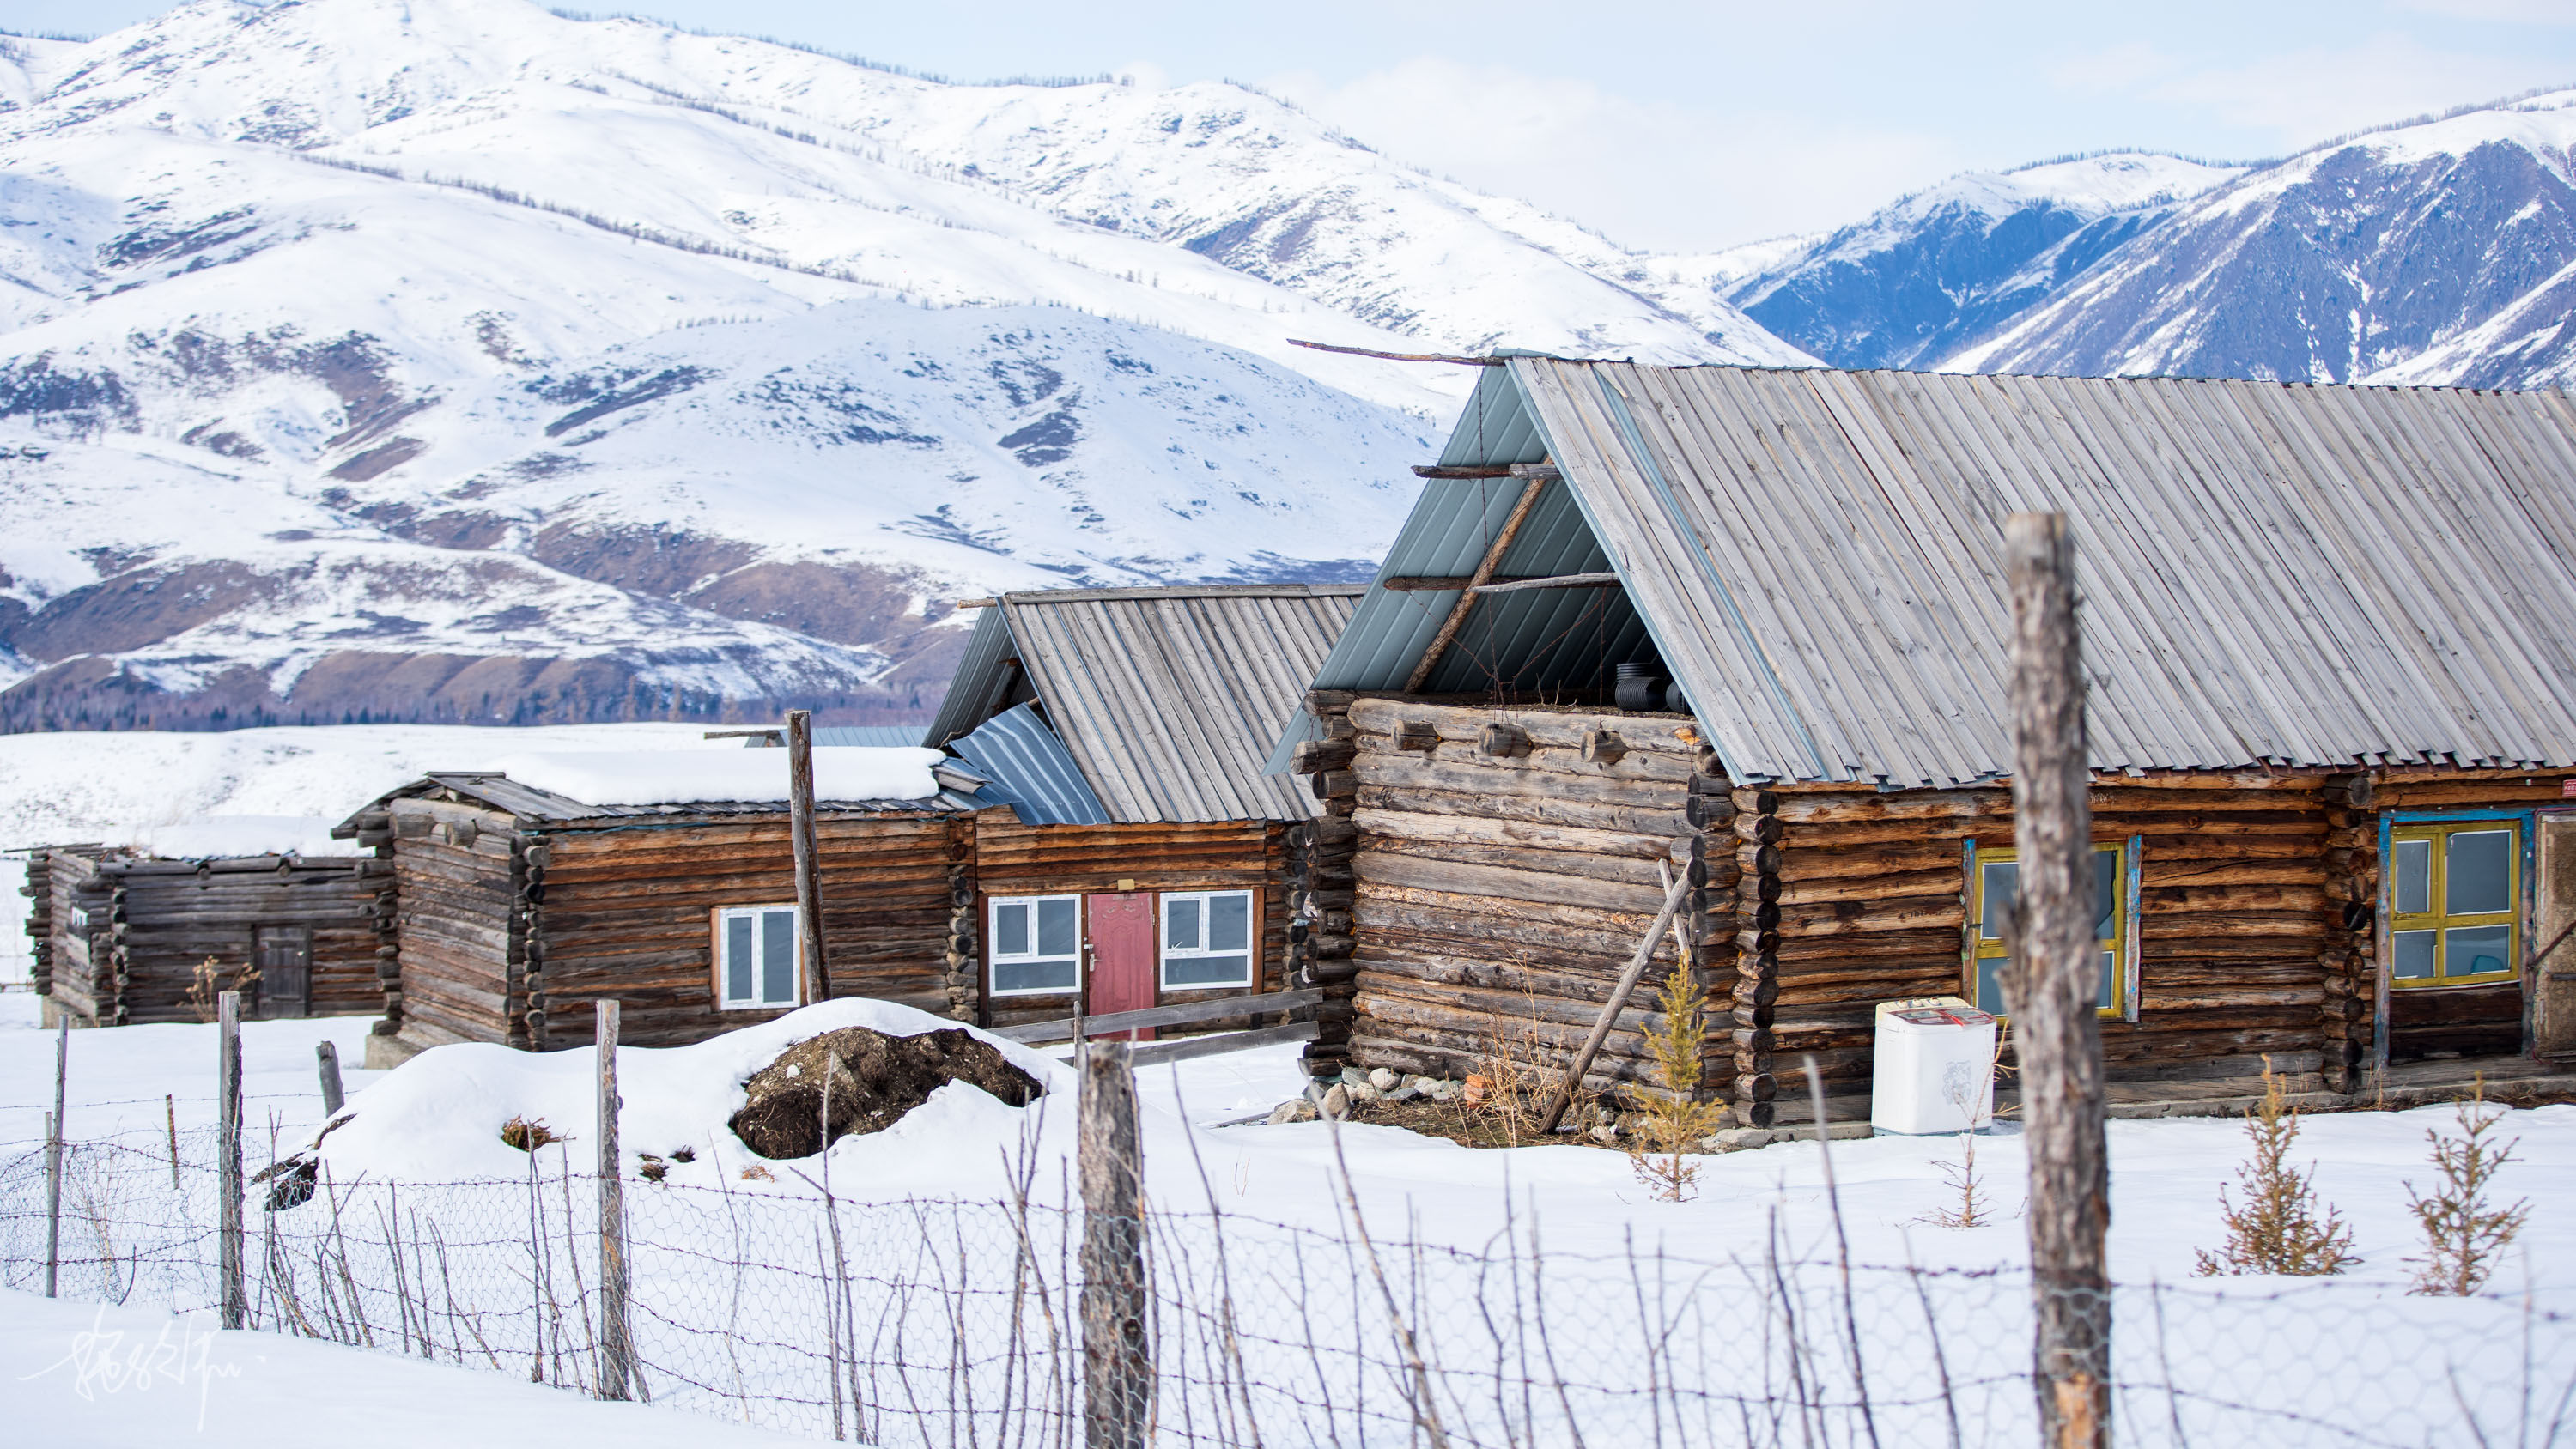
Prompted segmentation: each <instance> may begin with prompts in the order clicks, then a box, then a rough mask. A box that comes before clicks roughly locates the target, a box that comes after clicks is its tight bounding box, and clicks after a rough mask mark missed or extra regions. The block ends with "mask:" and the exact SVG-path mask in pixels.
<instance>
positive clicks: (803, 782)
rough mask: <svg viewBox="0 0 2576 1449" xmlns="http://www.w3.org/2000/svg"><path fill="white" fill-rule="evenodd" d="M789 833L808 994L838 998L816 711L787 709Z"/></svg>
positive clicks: (822, 998)
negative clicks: (828, 920)
mask: <svg viewBox="0 0 2576 1449" xmlns="http://www.w3.org/2000/svg"><path fill="white" fill-rule="evenodd" d="M787 834H788V839H789V842H790V844H791V846H792V847H793V849H794V852H795V856H796V931H797V937H796V944H797V952H798V954H799V955H802V956H803V957H804V958H805V999H806V1000H807V1001H808V1002H815V1001H829V1000H831V998H832V964H831V962H830V961H828V960H826V959H825V958H824V955H823V866H822V862H821V860H820V858H819V855H818V852H817V851H816V850H815V847H814V714H813V711H811V710H803V709H791V710H789V711H788V712H787Z"/></svg>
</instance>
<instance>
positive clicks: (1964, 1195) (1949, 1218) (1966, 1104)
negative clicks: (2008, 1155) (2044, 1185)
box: [1928, 1028, 2008, 1228]
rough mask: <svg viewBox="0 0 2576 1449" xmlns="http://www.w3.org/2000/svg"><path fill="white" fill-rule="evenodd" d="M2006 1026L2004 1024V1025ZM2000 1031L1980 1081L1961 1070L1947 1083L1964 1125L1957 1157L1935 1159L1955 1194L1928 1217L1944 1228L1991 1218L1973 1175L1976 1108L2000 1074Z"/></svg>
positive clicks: (1980, 1183)
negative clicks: (1956, 1198)
mask: <svg viewBox="0 0 2576 1449" xmlns="http://www.w3.org/2000/svg"><path fill="white" fill-rule="evenodd" d="M2006 1029H2008V1028H2006ZM2004 1031H2005V1029H1998V1030H1997V1031H1996V1032H1995V1051H1994V1055H1993V1056H1991V1057H1989V1058H1987V1060H1986V1075H1985V1080H1984V1081H1979V1080H1978V1079H1977V1078H1976V1077H1975V1076H1974V1075H1973V1074H1971V1073H1961V1074H1960V1075H1959V1076H1958V1077H1957V1079H1955V1080H1953V1081H1951V1082H1949V1083H1948V1084H1947V1096H1948V1097H1949V1099H1950V1105H1951V1106H1953V1107H1956V1108H1958V1109H1959V1120H1960V1121H1962V1122H1965V1123H1967V1124H1968V1125H1967V1126H1966V1127H1965V1128H1963V1129H1961V1131H1960V1133H1959V1160H1958V1161H1956V1162H1935V1163H1933V1164H1932V1165H1933V1166H1935V1167H1937V1168H1939V1169H1941V1178H1942V1180H1943V1181H1944V1182H1946V1183H1948V1184H1949V1186H1950V1190H1951V1191H1953V1192H1956V1193H1957V1194H1958V1195H1959V1205H1958V1206H1957V1207H1948V1208H1935V1209H1933V1210H1932V1215H1931V1217H1930V1218H1929V1219H1928V1221H1930V1222H1932V1223H1934V1224H1935V1225H1937V1226H1940V1227H1945V1228H1982V1227H1984V1226H1986V1225H1987V1224H1988V1223H1990V1222H1993V1221H1994V1217H1995V1212H1994V1207H1993V1205H1992V1203H1990V1202H1989V1201H1988V1197H1989V1194H1988V1193H1987V1191H1986V1187H1985V1184H1984V1182H1983V1181H1981V1180H1980V1179H1979V1178H1978V1176H1977V1109H1978V1108H1979V1107H1981V1106H1984V1105H1985V1102H1986V1093H1985V1088H1986V1085H1987V1083H1990V1082H1992V1081H1994V1079H1995V1078H1996V1077H1997V1076H1999V1075H2001V1073H2002V1069H2003V1059H2004Z"/></svg>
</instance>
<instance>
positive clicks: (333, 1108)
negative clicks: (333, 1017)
mask: <svg viewBox="0 0 2576 1449" xmlns="http://www.w3.org/2000/svg"><path fill="white" fill-rule="evenodd" d="M313 1056H314V1058H315V1060H317V1061H319V1062H320V1063H321V1066H322V1115H323V1117H324V1118H325V1119H329V1118H332V1117H336V1116H338V1115H340V1106H341V1104H342V1103H344V1102H346V1101H348V1100H349V1098H348V1094H347V1093H346V1092H344V1091H343V1090H341V1087H340V1048H339V1047H338V1046H337V1045H335V1044H333V1043H331V1042H327V1041H325V1042H316V1043H314V1045H313Z"/></svg>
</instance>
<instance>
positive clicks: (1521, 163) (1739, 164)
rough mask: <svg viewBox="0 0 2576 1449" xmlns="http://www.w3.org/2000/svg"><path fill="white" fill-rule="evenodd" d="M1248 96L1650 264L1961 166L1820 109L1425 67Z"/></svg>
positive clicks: (1435, 64)
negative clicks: (1750, 108)
mask: <svg viewBox="0 0 2576 1449" xmlns="http://www.w3.org/2000/svg"><path fill="white" fill-rule="evenodd" d="M1264 85H1265V86H1266V87H1267V88H1268V89H1270V90H1272V91H1274V92H1276V93H1277V94H1279V95H1281V96H1283V97H1284V98H1286V99H1288V100H1290V101H1293V102H1295V103H1296V104H1298V105H1300V106H1303V107H1304V108H1305V109H1306V110H1307V111H1309V112H1310V113H1312V114H1313V115H1315V116H1316V117H1317V118H1318V119H1321V120H1323V121H1324V122H1325V123H1326V124H1328V125H1331V126H1334V127H1336V128H1338V129H1340V130H1341V131H1343V132H1344V133H1346V134H1348V135H1350V136H1353V137H1355V138H1357V139H1358V140H1360V141H1362V142H1364V143H1366V144H1367V145H1369V146H1372V147H1374V148H1376V149H1377V150H1379V151H1381V152H1383V153H1385V154H1386V155H1388V156H1391V157H1393V158H1395V159H1397V160H1399V161H1404V162H1407V163H1410V164H1412V165H1415V166H1419V167H1422V168H1423V169H1424V170H1427V171H1430V172H1432V173H1433V174H1435V175H1445V176H1454V177H1455V178H1456V179H1458V180H1459V181H1462V182H1464V183H1466V184H1468V185H1470V186H1474V187H1477V188H1479V189H1481V190H1486V191H1491V192H1495V193H1497V194H1500V195H1505V196H1513V197H1518V198H1520V199H1523V200H1526V201H1529V202H1532V203H1534V204H1536V205H1538V206H1540V207H1543V208H1545V209H1547V210H1549V211H1552V212H1555V213H1557V214H1558V215H1561V216H1568V217H1573V218H1577V219H1579V220H1581V221H1582V222H1583V223H1584V224H1586V225H1588V226H1592V227H1595V228H1598V229H1600V230H1601V231H1603V232H1605V233H1607V234H1608V235H1610V236H1611V237H1613V238H1615V239H1617V240H1619V241H1621V242H1623V243H1626V244H1628V245H1633V246H1646V247H1653V248H1657V249H1661V250H1710V249H1714V248H1716V247H1718V246H1721V245H1727V244H1732V243H1734V242H1739V241H1749V240H1753V239H1755V238H1758V237H1762V236H1767V235H1772V234H1776V233H1778V232H1781V231H1784V230H1790V231H1808V230H1822V229H1825V228H1828V227H1832V226H1837V225H1840V224H1842V223H1844V222H1847V221H1849V220H1851V219H1852V218H1853V217H1856V216H1859V215H1861V214H1863V213H1866V212H1868V211H1870V210H1871V209H1873V208H1875V207H1877V206H1879V205H1881V204H1883V203H1885V202H1886V200H1887V199H1888V198H1889V197H1890V196H1892V195H1895V194H1896V193H1898V192H1900V191H1903V190H1905V189H1907V188H1908V187H1912V186H1919V185H1921V184H1922V183H1923V182H1924V181H1925V180H1926V178H1928V177H1937V176H1940V175H1943V174H1946V173H1948V172H1950V171H1954V170H1957V169H1959V166H1960V164H1961V163H1960V161H1959V160H1958V157H1957V154H1956V152H1955V150H1954V148H1953V146H1952V144H1951V143H1950V141H1949V140H1947V139H1946V138H1944V137H1942V136H1940V135H1938V134H1934V133H1913V132H1892V131H1885V130H1872V129H1869V128H1866V127H1863V126H1857V125H1853V124H1850V123H1848V122H1844V121H1840V120H1837V119H1835V118H1834V116H1833V113H1832V111H1831V109H1830V108H1823V107H1820V108H1818V109H1817V111H1815V112H1814V113H1810V114H1800V115H1791V114H1787V113H1766V112H1722V111H1719V110H1716V109H1713V108H1707V107H1699V106H1691V105H1685V104H1680V103H1675V102H1666V101H1640V100H1636V99H1632V98H1629V97H1625V96H1620V95H1615V94H1612V93H1609V92H1606V91H1604V90H1602V89H1601V88H1600V87H1598V86H1596V85H1594V84H1592V83H1591V82H1589V81H1583V80H1570V79H1564V78H1559V77H1549V76H1540V75H1533V74H1530V73H1527V72H1524V71H1520V70H1518V69H1515V68H1512V67H1508V66H1501V65H1470V64H1466V63H1463V62H1459V61H1453V60H1446V59H1439V58H1434V57H1428V56H1424V57H1417V58H1415V59H1411V60H1406V61H1403V62H1401V63H1399V64H1396V65H1393V66H1390V67H1386V68H1384V69H1380V70H1375V71H1371V72H1369V73H1367V74H1364V75H1360V76H1357V77H1354V78H1352V79H1351V80H1348V81H1346V82H1343V83H1340V84H1328V83H1325V82H1323V81H1321V80H1319V79H1318V78H1316V77H1315V76H1313V75H1311V74H1290V75H1282V76H1276V77H1273V78H1271V79H1269V80H1266V81H1265V82H1264Z"/></svg>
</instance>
